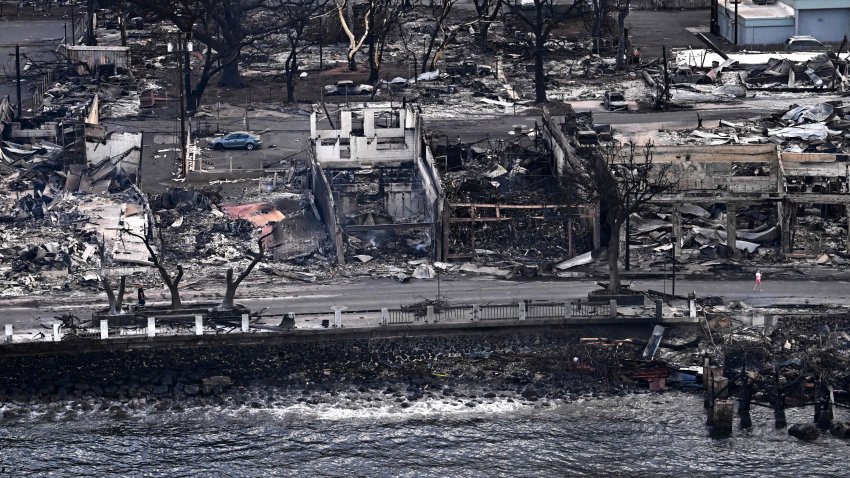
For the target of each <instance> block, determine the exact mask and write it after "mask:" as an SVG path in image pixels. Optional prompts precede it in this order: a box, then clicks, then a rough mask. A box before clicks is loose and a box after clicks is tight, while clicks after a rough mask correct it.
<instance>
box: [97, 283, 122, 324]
mask: <svg viewBox="0 0 850 478" xmlns="http://www.w3.org/2000/svg"><path fill="white" fill-rule="evenodd" d="M126 279H127V278H126V277H125V276H121V281H120V282H119V283H118V294H117V295H116V294H115V290H114V289H113V288H112V283H111V282H110V281H109V278H108V277H106V276H105V275H101V276H100V282H101V283H102V284H103V288H104V290H106V297H107V298H108V299H109V315H120V314H121V308H122V307H123V305H124V285H125V282H126Z"/></svg>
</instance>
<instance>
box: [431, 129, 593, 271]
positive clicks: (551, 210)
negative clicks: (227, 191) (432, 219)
mask: <svg viewBox="0 0 850 478" xmlns="http://www.w3.org/2000/svg"><path fill="white" fill-rule="evenodd" d="M513 133H514V135H513V136H512V138H510V139H509V140H501V139H500V140H492V139H485V140H482V141H479V142H476V143H473V144H449V143H446V144H440V143H439V142H436V144H435V150H436V151H438V155H437V158H438V161H437V166H438V168H440V169H441V173H442V179H443V187H444V188H445V190H446V216H445V219H444V223H445V228H444V233H445V236H444V240H443V247H444V255H445V257H446V258H447V259H451V260H473V259H475V260H478V261H479V262H482V261H483V262H501V261H505V260H507V261H510V262H519V263H522V264H524V265H533V264H543V265H545V264H546V263H551V262H552V261H554V260H558V259H561V258H564V257H573V256H574V255H575V254H576V253H577V251H580V252H584V251H586V250H589V249H590V248H591V247H592V232H591V230H592V227H591V228H589V227H588V225H589V224H590V223H589V222H588V219H589V218H591V217H592V216H593V215H592V211H590V210H588V209H586V208H584V207H582V206H580V205H577V204H576V203H575V201H574V200H573V198H571V197H570V195H569V192H568V191H567V190H565V189H564V188H562V187H561V185H560V184H559V181H558V177H557V175H556V174H555V171H554V163H553V161H552V155H551V153H550V151H549V150H548V149H547V148H546V147H545V146H544V145H543V143H542V142H541V141H540V140H539V135H538V131H536V130H532V131H522V130H520V129H517V131H514V132H513Z"/></svg>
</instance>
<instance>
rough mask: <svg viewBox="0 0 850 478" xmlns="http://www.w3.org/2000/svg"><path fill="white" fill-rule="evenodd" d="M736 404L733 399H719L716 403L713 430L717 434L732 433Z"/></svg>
mask: <svg viewBox="0 0 850 478" xmlns="http://www.w3.org/2000/svg"><path fill="white" fill-rule="evenodd" d="M734 411H735V406H734V404H733V402H732V401H731V400H717V402H715V404H714V420H713V424H712V431H713V432H714V433H717V434H730V433H732V423H733V418H734Z"/></svg>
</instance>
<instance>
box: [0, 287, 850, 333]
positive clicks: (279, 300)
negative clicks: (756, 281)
mask: <svg viewBox="0 0 850 478" xmlns="http://www.w3.org/2000/svg"><path fill="white" fill-rule="evenodd" d="M848 285H850V284H848V283H847V282H841V281H834V282H816V281H788V280H783V281H771V280H770V279H769V278H766V279H765V282H764V291H761V292H756V291H753V290H752V284H751V283H750V282H747V281H691V280H679V281H677V283H676V292H677V293H678V294H679V295H685V294H687V293H688V292H690V291H696V293H697V295H699V296H721V297H724V298H725V299H726V300H727V301H729V300H743V301H745V302H746V303H747V304H750V305H753V306H760V307H766V306H773V305H781V304H803V303H810V304H842V305H847V304H850V300H848V299H847V294H846V291H847V289H848ZM438 287H439V290H440V297H442V298H444V299H446V300H448V301H449V302H451V303H456V304H487V303H506V302H510V301H515V300H518V299H531V300H567V299H578V298H582V297H587V293H588V292H590V291H591V290H593V289H595V288H596V285H595V283H594V282H592V281H565V280H538V281H523V282H518V281H508V280H498V279H493V278H487V277H462V278H456V279H447V280H442V281H440V282H439V284H438V283H437V281H434V280H431V281H415V280H414V281H411V282H409V283H405V284H401V283H398V282H396V281H394V280H392V279H371V278H357V279H353V280H351V281H350V282H346V283H339V284H327V285H316V284H289V285H275V284H269V283H257V284H248V285H247V286H245V287H243V288H242V289H240V291H239V294H238V297H241V299H238V300H237V302H239V303H242V304H244V305H246V306H248V307H250V308H251V309H253V310H261V309H263V308H268V313H269V314H281V313H285V312H295V313H296V314H304V313H308V312H324V311H329V310H330V306H332V305H344V306H347V307H348V308H349V310H377V309H380V308H381V307H390V308H392V307H397V306H400V305H404V304H411V303H416V302H419V301H422V300H423V299H426V298H427V299H434V298H436V297H437V290H438ZM633 288H635V289H639V290H648V289H652V290H658V291H665V290H666V291H667V292H670V291H671V283H670V282H669V281H661V280H647V281H637V282H634V283H633ZM198 289H200V290H192V289H187V290H185V291H184V292H183V299H184V301H193V300H205V301H212V300H215V298H216V297H219V295H218V294H220V292H221V291H220V290H218V289H214V290H211V289H210V288H209V287H203V288H198ZM133 298H134V294H132V293H129V294H128V297H127V300H128V301H129V300H131V299H133ZM148 300H149V303H151V302H153V303H164V302H167V300H168V298H167V294H166V293H165V291H155V290H151V291H149V292H148ZM2 302H3V303H4V313H3V315H2V317H0V323H2V324H6V323H12V324H14V325H15V328H16V329H28V328H33V327H37V324H38V322H39V320H38V319H39V318H52V317H53V316H54V314H58V313H68V312H71V313H74V314H75V315H77V316H80V317H86V316H89V315H90V314H91V312H92V311H93V310H94V309H96V308H98V307H103V306H104V305H105V304H106V296H105V294H89V295H82V294H80V293H79V292H76V293H73V296H72V295H71V293H69V294H64V295H62V294H54V295H52V296H41V297H39V298H37V299H34V298H32V297H22V298H17V299H5V300H3V301H2Z"/></svg>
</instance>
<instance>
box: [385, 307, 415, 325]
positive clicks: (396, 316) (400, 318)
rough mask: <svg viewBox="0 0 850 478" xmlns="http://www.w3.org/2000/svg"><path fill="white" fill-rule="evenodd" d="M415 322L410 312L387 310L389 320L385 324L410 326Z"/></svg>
mask: <svg viewBox="0 0 850 478" xmlns="http://www.w3.org/2000/svg"><path fill="white" fill-rule="evenodd" d="M414 322H416V316H415V315H414V314H413V312H412V311H410V310H404V309H389V320H388V321H387V324H390V325H393V324H412V323H414Z"/></svg>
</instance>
